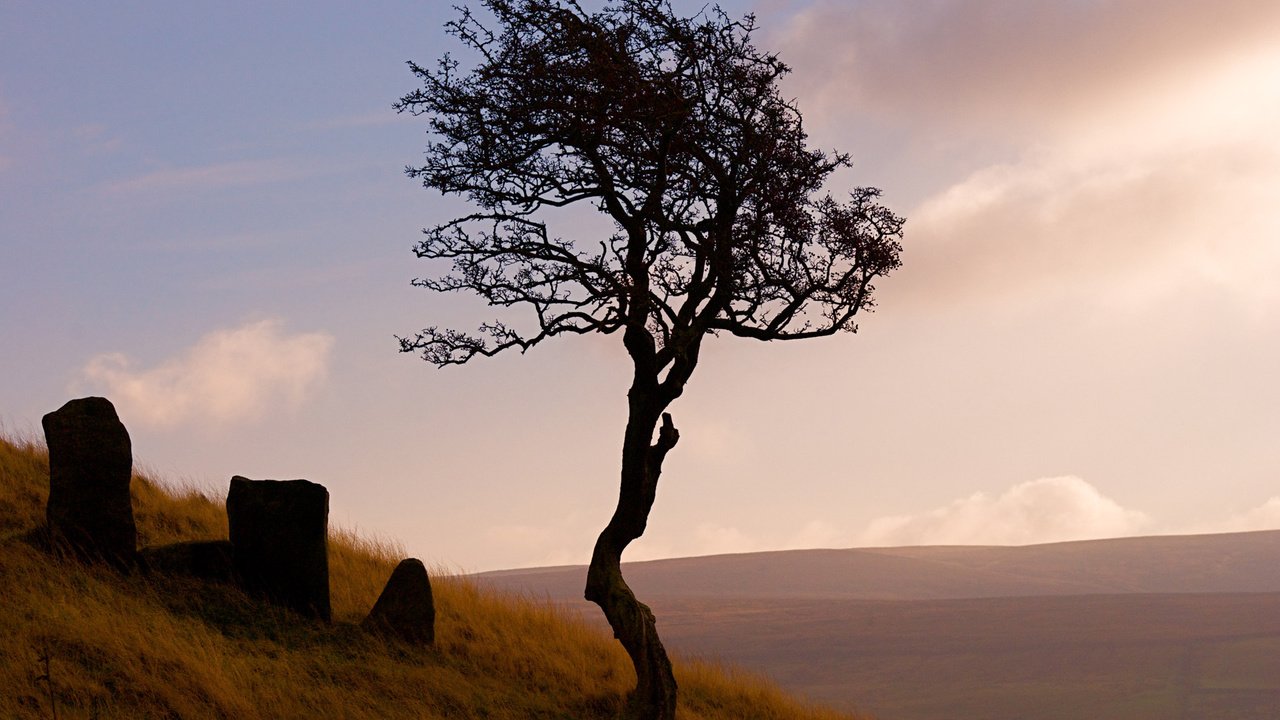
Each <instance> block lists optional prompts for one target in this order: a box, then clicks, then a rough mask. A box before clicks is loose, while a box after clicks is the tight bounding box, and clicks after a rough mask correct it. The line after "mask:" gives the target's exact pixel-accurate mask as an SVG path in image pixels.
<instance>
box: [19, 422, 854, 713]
mask: <svg viewBox="0 0 1280 720" xmlns="http://www.w3.org/2000/svg"><path fill="white" fill-rule="evenodd" d="M48 486H49V471H48V456H47V454H46V452H45V451H44V449H43V448H42V447H41V446H40V445H39V444H38V443H35V442H31V441H22V440H14V439H12V438H3V437H0V598H2V602H0V717H3V718H52V717H54V710H55V709H56V712H57V717H58V718H63V719H66V718H102V719H103V720H106V719H110V718H120V719H124V718H129V719H134V718H181V719H183V720H195V719H198V718H229V719H230V718H237V719H238V718H362V719H363V718H441V719H443V718H449V719H454V718H485V719H486V720H500V719H503V718H510V719H512V720H528V719H536V718H547V719H551V718H557V719H559V718H575V719H576V718H584V719H590V718H610V717H612V716H613V715H614V714H615V712H616V711H617V709H618V708H619V706H620V699H621V697H622V694H623V693H624V692H625V691H626V689H627V688H628V687H629V686H630V685H631V684H632V683H633V682H634V676H633V675H632V672H631V669H630V665H629V664H628V662H627V660H626V656H625V655H624V654H623V653H622V651H621V648H620V647H619V646H618V645H617V643H616V642H615V641H614V640H613V639H612V638H610V637H608V636H607V635H606V634H605V633H603V632H601V631H600V630H599V629H598V628H596V627H594V626H590V625H588V624H586V623H583V622H582V621H579V620H577V619H575V618H573V617H569V616H568V615H567V614H566V613H564V612H563V611H558V610H556V609H555V608H553V607H551V606H549V605H547V604H545V603H543V602H534V601H530V600H527V599H524V598H519V597H514V596H504V595H500V594H495V593H491V592H484V591H480V590H478V589H477V588H476V587H475V586H474V585H472V584H470V583H469V582H467V581H465V580H463V579H460V578H455V577H447V576H436V577H433V578H432V586H433V590H434V593H435V598H436V608H437V622H436V642H437V644H436V647H434V648H431V649H418V648H413V647H409V646H406V645H402V644H399V643H396V642H394V641H384V640H382V639H379V638H376V637H372V636H368V635H366V634H364V633H362V632H361V631H360V630H359V628H358V627H356V624H357V623H358V622H359V621H360V620H361V619H362V618H363V617H364V615H365V613H367V612H368V610H369V608H370V607H371V606H372V605H373V602H374V600H375V599H376V598H377V595H378V593H379V592H380V591H381V589H382V585H383V583H385V582H386V579H387V577H389V576H390V574H391V569H392V567H393V566H394V565H395V563H396V562H397V561H398V560H399V559H400V558H401V556H402V555H403V553H402V552H401V551H400V550H399V549H398V548H396V547H394V546H392V545H389V544H385V543H377V542H371V541H368V540H366V539H362V538H360V537H357V536H355V535H353V534H349V533H343V532H337V533H334V534H332V535H331V537H330V582H331V594H332V602H333V614H334V620H335V622H334V623H333V624H332V625H327V626H326V625H320V624H316V623H310V622H307V621H304V620H301V619H299V618H297V617H295V616H293V615H291V614H289V613H287V612H284V611H280V610H276V609H274V608H272V607H270V606H267V605H264V604H262V603H259V602H256V601H254V600H251V599H249V598H247V597H245V596H244V595H242V594H241V593H239V592H238V591H236V590H235V589H233V588H230V587H226V586H222V585H218V584H210V583H202V582H198V581H194V580H190V579H181V578H174V577H160V576H156V575H152V576H150V577H144V576H141V575H137V574H135V575H132V576H121V575H118V574H116V573H114V572H112V571H110V570H107V569H102V568H94V567H85V566H82V565H80V564H78V563H76V562H74V561H69V560H55V559H53V558H51V557H50V556H49V555H47V554H46V553H44V552H42V551H40V550H38V549H36V548H35V547H33V546H32V545H31V544H30V543H29V542H28V541H27V540H26V535H27V534H28V533H30V532H31V531H32V530H33V529H34V528H36V527H37V526H38V525H39V524H40V523H41V522H42V520H43V516H44V503H45V499H46V497H47V495H48ZM133 502H134V512H135V516H136V519H137V524H138V533H139V542H140V544H142V545H158V544H163V543H169V542H174V541H180V540H205V539H218V538H225V537H226V536H227V526H226V518H225V515H224V513H223V508H222V500H221V498H213V497H209V496H208V495H205V494H202V493H200V492H195V491H191V490H181V489H176V488H173V487H169V486H166V485H165V484H164V483H162V482H159V481H157V480H156V479H153V478H148V477H144V476H135V477H134V481H133ZM677 677H678V679H679V682H680V686H681V691H682V696H681V703H682V705H681V714H680V717H681V718H682V720H700V719H705V720H712V719H723V720H730V719H733V720H737V719H739V718H744V719H745V718H762V719H764V718H767V719H771V720H792V719H795V720H802V719H803V720H835V719H837V718H845V719H846V720H848V719H850V718H852V716H849V715H845V714H840V713H836V712H833V711H828V710H825V709H821V708H816V707H812V706H809V705H807V704H804V703H802V702H799V701H796V700H794V699H792V698H790V697H787V696H786V695H784V694H783V693H782V692H781V691H779V690H777V689H776V688H775V687H773V686H772V685H770V684H768V683H766V682H763V681H761V680H760V679H758V678H756V677H752V676H749V675H746V674H743V673H740V672H737V671H734V670H728V669H723V668H721V667H719V666H717V665H715V664H709V663H704V662H678V666H677Z"/></svg>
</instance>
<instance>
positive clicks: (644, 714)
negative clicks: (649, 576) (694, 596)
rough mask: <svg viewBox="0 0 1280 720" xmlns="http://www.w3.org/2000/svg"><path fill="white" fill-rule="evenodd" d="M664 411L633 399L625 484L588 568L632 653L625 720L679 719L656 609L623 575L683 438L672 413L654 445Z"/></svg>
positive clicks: (593, 597) (590, 589)
mask: <svg viewBox="0 0 1280 720" xmlns="http://www.w3.org/2000/svg"><path fill="white" fill-rule="evenodd" d="M659 412H660V410H657V411H654V410H653V409H652V408H651V407H647V404H646V403H645V402H643V399H641V398H637V397H636V394H635V393H633V395H632V397H631V417H630V418H629V419H628V422H627V433H626V438H625V439H624V441H623V448H622V487H621V492H620V493H619V496H618V507H617V509H616V510H614V513H613V517H612V518H610V520H609V524H608V525H607V526H606V527H605V529H604V530H603V531H602V532H601V533H600V537H599V538H598V539H597V540H596V546H595V551H594V552H593V553H592V555H591V566H590V567H589V568H588V570H587V586H586V591H585V593H584V594H585V596H586V599H587V600H590V601H591V602H594V603H595V604H597V605H599V606H600V609H601V610H603V611H604V616H605V618H607V619H608V621H609V625H610V627H612V628H613V635H614V637H616V638H617V639H618V640H619V641H620V642H621V643H622V646H623V647H624V648H626V651H627V655H629V656H630V657H631V664H632V665H633V666H635V670H636V687H635V690H632V691H631V694H630V695H629V696H628V698H627V705H626V709H625V711H624V713H623V717H624V718H625V719H626V720H675V717H676V679H675V675H674V674H673V673H672V671H671V661H670V660H669V659H667V651H666V649H665V648H663V647H662V641H661V640H660V639H659V638H658V630H657V627H656V626H655V624H654V618H653V613H652V612H651V611H650V610H649V608H648V606H647V605H645V604H644V603H642V602H640V601H639V600H637V599H636V596H635V594H634V593H632V592H631V588H630V587H628V586H627V583H626V580H624V579H623V577H622V567H621V563H622V551H623V550H625V549H626V547H627V545H628V544H630V543H631V541H632V540H635V539H636V538H638V537H640V536H641V535H642V534H644V529H645V525H646V524H647V523H648V520H649V510H650V509H651V508H652V507H653V499H654V495H655V492H656V490H657V485H658V475H659V474H660V473H661V472H662V460H663V458H664V457H665V456H666V454H667V451H668V450H670V449H671V448H672V447H673V446H674V445H675V444H676V441H677V440H678V439H679V437H680V434H679V433H678V432H677V431H676V429H675V426H674V425H672V423H671V416H670V415H668V414H665V413H663V414H662V429H661V431H659V433H658V439H657V441H656V442H654V443H653V444H652V445H650V444H649V443H650V440H651V439H652V438H653V431H654V429H655V428H656V427H657V424H658V414H659Z"/></svg>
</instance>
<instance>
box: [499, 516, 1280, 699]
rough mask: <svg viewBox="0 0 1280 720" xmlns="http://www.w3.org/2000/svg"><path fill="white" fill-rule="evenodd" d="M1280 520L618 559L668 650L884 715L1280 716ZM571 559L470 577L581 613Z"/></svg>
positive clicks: (578, 570)
mask: <svg viewBox="0 0 1280 720" xmlns="http://www.w3.org/2000/svg"><path fill="white" fill-rule="evenodd" d="M1278 561H1280V531H1266V532H1251V533H1232V534H1221V535H1191V536H1165V537H1143V538H1124V539H1115V540H1097V541H1086V542H1069V543H1055V544H1049V545H1032V546H1024V547H913V548H870V549H854V550H796V551H785V552H769V553H749V554H742V555H718V556H711V557H702V558H681V559H674V560H658V561H652V562H641V563H633V564H631V566H630V567H629V568H628V575H629V577H632V578H634V582H633V585H634V586H635V587H636V588H637V589H638V591H639V592H642V593H644V594H645V595H646V596H648V597H651V598H653V602H652V603H651V605H652V607H653V610H654V612H655V613H656V614H657V617H658V622H659V624H660V626H661V628H662V632H663V636H664V637H666V638H668V640H669V643H670V645H671V646H672V647H673V648H674V649H675V650H676V651H678V652H680V653H683V654H686V655H688V654H694V655H710V656H714V657H719V658H722V659H724V660H727V661H729V662H733V663H736V664H741V665H743V666H745V667H748V668H752V669H755V670H760V671H763V672H765V673H766V674H767V675H769V676H770V677H771V678H773V679H774V680H776V681H777V682H779V683H780V684H781V685H783V686H784V687H786V688H787V689H789V690H793V691H796V692H800V693H803V694H805V695H808V696H809V697H811V698H813V699H815V700H821V701H824V702H827V703H831V704H835V705H845V706H846V707H852V706H853V703H854V702H856V703H857V706H858V707H859V708H862V709H865V710H869V711H871V712H874V713H876V715H877V716H878V717H881V718H883V719H884V720H955V719H956V718H964V719H965V720H972V719H979V718H980V719H982V720H1027V719H1029V718H1034V719H1035V720H1096V719H1098V718H1105V719H1106V720H1178V719H1180V718H1186V719H1188V720H1191V719H1194V720H1261V719H1262V718H1273V717H1280V562H1278ZM584 571H585V570H584V568H583V567H557V568H537V569H529V570H511V571H503V572H495V573H484V574H482V575H479V576H477V578H478V579H479V581H480V582H481V583H483V584H489V585H494V586H499V587H503V588H507V589H509V590H517V591H520V592H526V593H532V594H535V595H541V596H548V597H550V598H552V599H556V600H559V601H561V602H562V603H563V604H564V605H565V606H566V607H570V608H575V609H578V610H581V611H583V615H584V616H585V617H588V618H591V617H593V613H592V612H591V611H592V610H593V609H594V608H592V607H591V606H590V605H588V604H586V603H585V602H583V601H581V600H580V599H579V598H580V595H581V586H582V576H583V572H584Z"/></svg>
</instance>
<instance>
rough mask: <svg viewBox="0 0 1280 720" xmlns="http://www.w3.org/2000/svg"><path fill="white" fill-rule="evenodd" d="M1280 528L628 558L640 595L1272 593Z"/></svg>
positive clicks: (576, 571) (565, 584)
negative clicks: (1060, 540)
mask: <svg viewBox="0 0 1280 720" xmlns="http://www.w3.org/2000/svg"><path fill="white" fill-rule="evenodd" d="M1277 558H1280V530H1267V531H1261V532H1248V533H1229V534H1221V535H1181V536H1156V537H1138V538H1118V539H1114V540H1087V541H1078V542H1064V543H1052V544H1047V545H1027V546H1021V547H991V546H961V547H954V546H939V547H899V548H858V549H848V550H785V551H779V552H760V553H743V554H738V555H712V556H708V557H697V558H677V559H672V560H651V561H647V562H636V563H627V565H626V572H627V578H628V582H630V583H631V585H632V586H633V587H634V588H635V590H636V593H637V594H638V595H640V596H641V597H660V596H661V597H681V598H693V597H724V596H733V597H752V598H758V599H766V598H773V599H806V598H808V599H822V598H826V599H836V598H839V599H845V600H855V599H857V600H930V599H933V600H939V599H960V598H982V597H1019V596H1033V595H1099V594H1122V593H1223V592H1280V562H1276V559H1277ZM584 572H585V568H583V567H580V566H579V567H574V566H564V567H553V568H531V569H525V570H502V571H497V572H490V573H481V574H479V575H477V576H476V578H477V579H479V580H481V581H482V582H483V583H485V584H488V585H494V586H497V587H508V588H514V589H520V590H526V591H532V592H535V593H538V594H545V595H548V596H550V597H552V598H558V599H569V598H577V597H578V596H580V595H581V588H580V587H579V586H580V585H581V584H582V576H583V573H584Z"/></svg>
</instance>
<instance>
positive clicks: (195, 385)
mask: <svg viewBox="0 0 1280 720" xmlns="http://www.w3.org/2000/svg"><path fill="white" fill-rule="evenodd" d="M332 347H333V338H332V337H331V336H330V335H328V334H325V333H300V334H295V335H286V334H284V333H283V332H282V330H281V322H280V321H278V320H262V321H258V322H253V323H249V324H246V325H244V326H241V327H238V328H232V329H227V330H217V331H214V332H211V333H209V334H207V335H205V336H204V337H202V338H200V340H199V341H198V342H196V344H195V345H193V346H192V347H191V348H189V349H188V350H187V351H186V352H184V353H183V354H182V355H181V357H177V358H174V359H171V360H168V361H166V362H163V363H161V364H159V365H157V366H155V367H153V368H149V369H134V368H132V367H131V365H132V363H131V361H130V360H129V358H128V357H126V356H125V355H122V354H119V353H112V354H104V355H98V356H96V357H94V358H92V359H90V360H89V362H88V363H87V364H86V365H85V367H84V371H83V376H84V380H85V381H87V384H88V385H89V386H91V387H94V388H98V389H100V390H102V391H104V392H105V394H106V395H107V396H108V397H110V398H111V400H112V401H113V402H115V403H116V405H117V406H118V407H119V408H120V412H121V415H122V416H124V417H125V418H127V419H128V420H129V421H130V422H141V423H144V424H146V425H151V426H157V427H170V426H174V425H179V424H183V423H197V422H210V423H215V424H225V423H231V422H236V421H243V420H254V419H257V418H260V417H262V416H264V415H265V414H267V413H268V412H269V410H270V409H271V408H272V407H273V406H277V405H287V406H296V405H298V404H299V403H301V402H302V401H303V400H304V399H305V398H306V396H307V393H308V392H309V391H311V390H312V389H313V388H314V387H315V386H316V385H318V384H319V383H320V382H321V381H322V380H323V379H324V378H325V376H326V375H327V372H328V361H329V351H330V350H331V348H332Z"/></svg>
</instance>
